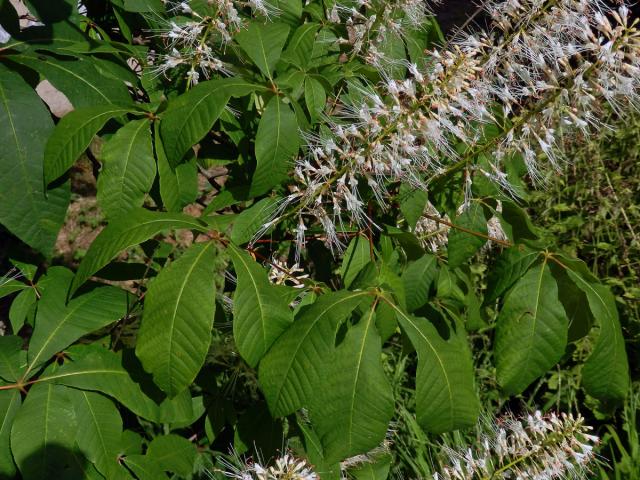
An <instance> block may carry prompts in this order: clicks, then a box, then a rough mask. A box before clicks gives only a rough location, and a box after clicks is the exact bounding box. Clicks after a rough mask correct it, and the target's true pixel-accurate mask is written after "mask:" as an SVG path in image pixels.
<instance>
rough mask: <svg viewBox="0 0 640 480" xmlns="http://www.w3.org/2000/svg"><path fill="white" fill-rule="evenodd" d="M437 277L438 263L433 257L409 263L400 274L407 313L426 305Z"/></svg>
mask: <svg viewBox="0 0 640 480" xmlns="http://www.w3.org/2000/svg"><path fill="white" fill-rule="evenodd" d="M437 275H438V261H437V258H436V256H435V255H429V254H427V255H423V256H422V257H420V258H419V259H418V260H416V261H414V262H411V263H410V264H409V265H408V266H407V268H406V270H405V271H404V273H403V274H402V277H400V278H401V279H402V283H403V284H404V293H405V297H406V301H407V311H408V312H413V311H415V310H417V309H418V308H420V307H421V306H423V305H424V304H425V303H427V300H428V299H429V290H430V289H431V286H432V285H433V283H434V282H435V280H436V276H437Z"/></svg>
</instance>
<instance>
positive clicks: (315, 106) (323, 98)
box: [304, 77, 327, 123]
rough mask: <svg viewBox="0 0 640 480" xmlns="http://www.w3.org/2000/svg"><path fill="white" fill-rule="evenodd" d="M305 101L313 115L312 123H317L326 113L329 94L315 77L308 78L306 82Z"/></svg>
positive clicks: (310, 113)
mask: <svg viewBox="0 0 640 480" xmlns="http://www.w3.org/2000/svg"><path fill="white" fill-rule="evenodd" d="M304 101H305V103H306V104H307V109H308V110H309V115H311V122H312V123H316V122H317V121H318V120H319V119H320V117H321V116H322V113H323V112H324V106H325V104H326V103H327V94H326V93H325V91H324V87H323V86H322V84H321V83H320V82H319V81H318V80H316V79H315V78H313V77H307V78H306V80H305V81H304Z"/></svg>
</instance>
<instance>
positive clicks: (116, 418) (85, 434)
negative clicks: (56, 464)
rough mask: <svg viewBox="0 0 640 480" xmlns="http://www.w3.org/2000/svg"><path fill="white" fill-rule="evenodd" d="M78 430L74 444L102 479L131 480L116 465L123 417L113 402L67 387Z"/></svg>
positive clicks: (91, 393) (92, 393)
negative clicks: (121, 479)
mask: <svg viewBox="0 0 640 480" xmlns="http://www.w3.org/2000/svg"><path fill="white" fill-rule="evenodd" d="M67 394H68V395H69V398H70V399H71V403H72V404H73V409H74V412H75V415H76V419H77V422H78V425H80V426H81V428H78V432H77V433H76V443H77V445H78V448H79V449H80V451H81V452H82V453H83V454H84V455H85V456H86V457H87V459H88V460H89V461H90V462H91V463H93V464H94V465H95V466H96V468H97V470H98V471H99V472H100V473H102V474H103V475H104V476H105V478H108V479H119V478H130V477H129V476H128V475H127V474H126V471H125V470H123V469H122V467H121V466H120V465H119V464H118V452H119V449H120V440H121V437H122V418H120V413H119V412H118V409H117V408H116V406H115V405H114V403H113V401H111V400H110V399H108V398H107V397H105V396H104V395H101V394H99V393H95V392H87V391H84V390H76V389H74V388H68V389H67Z"/></svg>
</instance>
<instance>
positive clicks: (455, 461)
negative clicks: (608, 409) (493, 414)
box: [433, 411, 599, 480]
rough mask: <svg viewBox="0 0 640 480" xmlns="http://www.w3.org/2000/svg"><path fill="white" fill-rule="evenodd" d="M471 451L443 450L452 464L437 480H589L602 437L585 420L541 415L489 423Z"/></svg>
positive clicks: (537, 413)
mask: <svg viewBox="0 0 640 480" xmlns="http://www.w3.org/2000/svg"><path fill="white" fill-rule="evenodd" d="M487 430H488V433H484V434H482V435H481V436H480V438H479V439H478V442H477V443H476V445H474V446H473V447H471V448H464V449H459V450H456V449H452V448H445V454H446V456H447V457H448V465H447V466H445V467H444V468H443V469H442V471H441V472H439V473H436V474H435V475H434V476H433V480H476V479H485V478H495V479H506V478H520V479H532V480H553V479H565V478H571V479H576V480H578V479H587V478H588V475H589V473H590V465H591V464H592V462H593V461H594V460H595V453H594V448H595V446H597V445H598V442H599V438H598V437H597V436H595V435H592V434H591V433H590V431H591V427H589V426H587V425H585V424H584V419H583V418H582V417H581V416H574V415H571V414H566V413H561V414H556V413H550V414H546V415H543V414H542V413H541V412H539V411H537V412H535V413H533V414H530V415H527V416H526V417H523V418H516V417H514V416H513V415H506V416H504V417H501V418H499V419H497V420H496V421H494V422H489V423H488V429H487Z"/></svg>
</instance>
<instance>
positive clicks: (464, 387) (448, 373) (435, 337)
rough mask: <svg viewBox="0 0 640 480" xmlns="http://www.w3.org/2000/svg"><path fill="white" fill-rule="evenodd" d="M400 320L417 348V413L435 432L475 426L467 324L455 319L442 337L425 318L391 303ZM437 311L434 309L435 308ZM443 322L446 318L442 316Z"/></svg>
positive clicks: (477, 406) (476, 404)
mask: <svg viewBox="0 0 640 480" xmlns="http://www.w3.org/2000/svg"><path fill="white" fill-rule="evenodd" d="M392 307H393V308H394V309H395V310H396V315H397V317H398V322H399V323H400V326H401V327H402V329H403V330H404V332H405V333H406V334H407V336H408V337H409V340H410V341H411V343H412V344H413V346H414V348H415V349H416V351H417V352H418V371H417V373H416V415H417V420H418V423H419V424H420V426H422V428H424V429H425V430H427V431H429V432H433V433H442V432H449V431H451V430H457V429H460V428H467V427H471V426H473V425H474V424H475V423H476V421H477V418H478V413H479V409H480V403H479V401H478V398H477V396H476V393H475V388H474V385H473V383H474V382H473V362H472V359H471V352H470V351H469V346H468V344H467V338H466V334H465V331H464V327H463V326H462V324H461V322H459V321H457V320H455V319H454V321H452V322H451V324H450V325H448V327H449V328H448V333H449V337H448V338H447V339H445V338H443V337H442V336H441V335H440V333H439V332H438V330H437V329H436V327H435V326H434V325H433V324H432V323H431V322H430V321H428V320H427V319H426V318H420V317H414V316H412V315H408V314H406V313H405V312H403V311H402V310H401V309H400V308H398V307H397V306H395V305H393V304H392ZM434 312H435V311H434ZM442 321H443V322H446V321H445V320H444V318H442Z"/></svg>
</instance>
